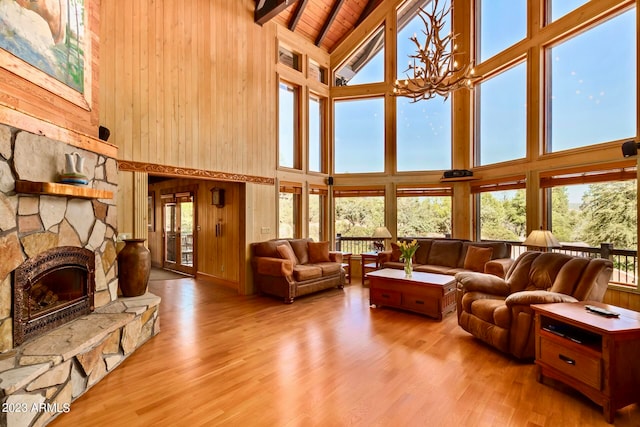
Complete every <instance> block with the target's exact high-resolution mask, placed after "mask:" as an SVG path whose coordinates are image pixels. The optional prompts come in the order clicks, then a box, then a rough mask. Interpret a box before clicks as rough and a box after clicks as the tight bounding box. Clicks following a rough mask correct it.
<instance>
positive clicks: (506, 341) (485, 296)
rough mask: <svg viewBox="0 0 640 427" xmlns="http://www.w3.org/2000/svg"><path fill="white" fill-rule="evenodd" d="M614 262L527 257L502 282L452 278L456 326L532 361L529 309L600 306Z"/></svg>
mask: <svg viewBox="0 0 640 427" xmlns="http://www.w3.org/2000/svg"><path fill="white" fill-rule="evenodd" d="M612 271H613V263H612V262H611V261H609V260H607V259H602V258H595V259H589V258H581V257H575V256H571V255H565V254H560V253H543V252H525V253H523V254H522V255H520V256H519V257H518V258H517V259H516V260H515V262H514V263H513V265H512V266H511V268H510V269H509V271H508V272H507V274H506V276H505V278H504V279H503V278H499V277H496V276H493V275H489V274H482V273H473V272H462V273H458V274H456V276H455V277H456V309H457V313H458V324H459V325H460V326H461V327H462V328H463V329H464V330H465V331H467V332H469V333H471V334H472V335H473V336H475V337H476V338H478V339H480V340H482V341H484V342H485V343H487V344H489V345H491V346H493V347H495V348H497V349H498V350H500V351H502V352H504V353H509V354H511V355H513V356H515V357H516V358H519V359H532V358H534V356H535V340H534V335H535V332H534V312H533V309H532V308H531V305H532V304H544V303H556V302H576V301H602V298H603V297H604V294H605V292H606V290H607V285H608V283H609V279H610V278H611V273H612Z"/></svg>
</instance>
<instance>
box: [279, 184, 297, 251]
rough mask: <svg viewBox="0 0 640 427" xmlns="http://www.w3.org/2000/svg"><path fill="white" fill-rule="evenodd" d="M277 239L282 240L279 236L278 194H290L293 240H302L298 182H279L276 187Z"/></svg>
mask: <svg viewBox="0 0 640 427" xmlns="http://www.w3.org/2000/svg"><path fill="white" fill-rule="evenodd" d="M278 187H279V188H278V233H277V236H278V238H283V237H281V235H280V231H281V230H280V223H281V221H280V215H281V212H280V194H283V193H284V194H292V195H293V206H292V209H293V212H292V221H293V224H292V225H293V238H294V239H300V238H302V215H301V213H302V184H301V183H299V182H289V181H280V183H279V186H278Z"/></svg>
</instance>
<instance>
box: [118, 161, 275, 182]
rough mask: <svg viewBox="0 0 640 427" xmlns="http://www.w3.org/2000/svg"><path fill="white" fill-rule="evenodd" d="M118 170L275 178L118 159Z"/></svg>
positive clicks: (249, 179) (216, 177) (253, 179)
mask: <svg viewBox="0 0 640 427" xmlns="http://www.w3.org/2000/svg"><path fill="white" fill-rule="evenodd" d="M118 170H121V171H128V172H146V173H148V174H151V175H160V176H172V177H179V178H200V179H209V180H215V181H230V182H251V183H254V184H265V185H274V184H275V182H276V181H275V178H267V177H263V176H254V175H244V174H238V173H228V172H217V171H208V170H203V169H193V168H181V167H177V166H165V165H157V164H153V163H143V162H134V161H130V160H118Z"/></svg>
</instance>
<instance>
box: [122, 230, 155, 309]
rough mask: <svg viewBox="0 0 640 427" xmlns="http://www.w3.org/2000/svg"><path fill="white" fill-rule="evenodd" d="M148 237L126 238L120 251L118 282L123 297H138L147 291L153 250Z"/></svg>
mask: <svg viewBox="0 0 640 427" xmlns="http://www.w3.org/2000/svg"><path fill="white" fill-rule="evenodd" d="M145 240H146V239H125V240H124V242H125V245H124V248H122V250H121V251H120V252H119V253H118V284H119V286H120V291H121V292H122V296H123V297H137V296H140V295H143V294H144V293H145V292H146V291H147V284H148V283H149V273H151V252H149V249H147V248H146V247H145V246H144V241H145Z"/></svg>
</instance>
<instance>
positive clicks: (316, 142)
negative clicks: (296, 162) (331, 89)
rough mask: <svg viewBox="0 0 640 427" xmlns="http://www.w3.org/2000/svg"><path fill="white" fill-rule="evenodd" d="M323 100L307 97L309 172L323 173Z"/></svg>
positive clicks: (313, 96)
mask: <svg viewBox="0 0 640 427" xmlns="http://www.w3.org/2000/svg"><path fill="white" fill-rule="evenodd" d="M325 102H326V100H325V99H321V98H319V97H317V96H315V95H313V94H311V95H309V153H308V154H309V160H308V161H309V170H310V171H312V172H325V171H326V170H325V167H324V164H325V162H324V158H325V156H324V152H325V150H324V147H325V138H324V134H325V132H324V129H325V127H324V115H325Z"/></svg>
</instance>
